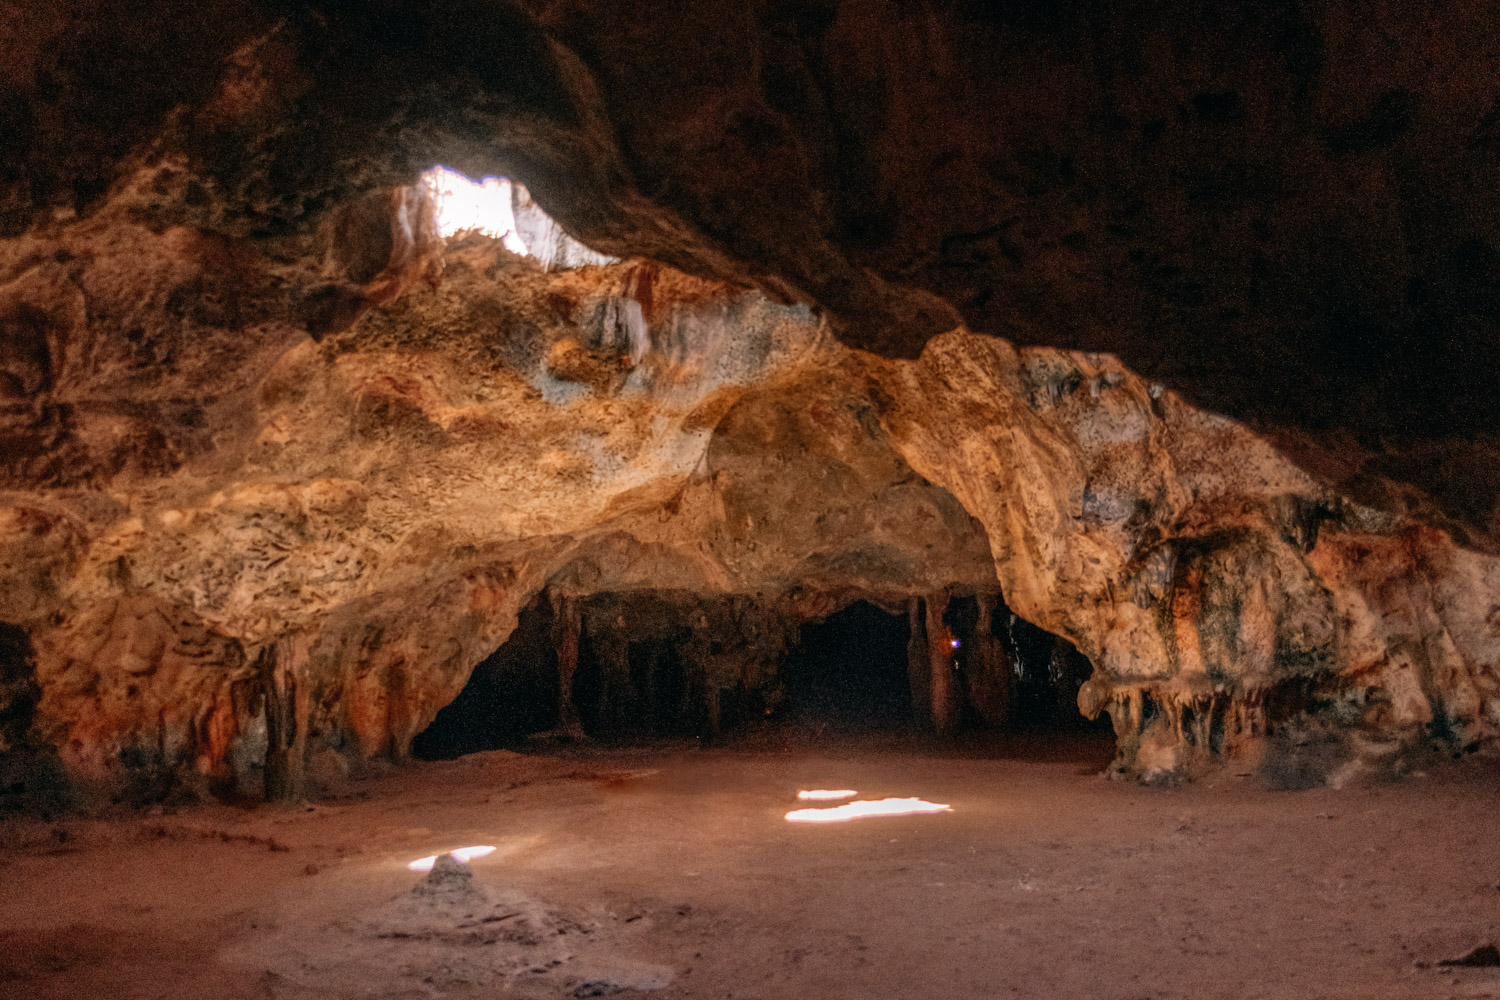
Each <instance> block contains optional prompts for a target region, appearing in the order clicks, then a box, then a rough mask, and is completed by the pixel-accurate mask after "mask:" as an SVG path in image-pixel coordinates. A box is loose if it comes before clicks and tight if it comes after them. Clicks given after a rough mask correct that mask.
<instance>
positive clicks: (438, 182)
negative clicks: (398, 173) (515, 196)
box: [422, 167, 526, 256]
mask: <svg viewBox="0 0 1500 1000" xmlns="http://www.w3.org/2000/svg"><path fill="white" fill-rule="evenodd" d="M422 183H424V184H426V185H427V189H428V190H429V191H431V192H432V204H433V210H434V213H435V214H436V217H437V228H438V235H439V236H441V237H443V238H444V239H447V238H448V237H450V236H453V235H455V234H456V233H461V232H464V231H466V230H473V231H475V232H480V233H483V234H484V235H486V236H490V237H493V238H495V239H498V240H500V241H501V242H503V243H504V244H505V249H507V250H509V251H510V252H511V253H518V254H521V255H523V256H524V255H525V254H526V244H525V242H524V241H523V240H522V239H521V234H520V233H519V232H517V231H516V213H515V210H514V208H513V206H512V201H511V199H512V189H511V183H510V181H508V180H506V179H505V178H504V177H486V178H484V180H482V181H473V180H470V179H469V178H468V177H465V176H464V175H463V174H461V173H459V172H458V171H457V170H449V169H448V168H447V167H433V168H432V169H431V170H429V171H427V173H425V174H423V175H422Z"/></svg>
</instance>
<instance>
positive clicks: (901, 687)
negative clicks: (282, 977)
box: [412, 592, 1109, 760]
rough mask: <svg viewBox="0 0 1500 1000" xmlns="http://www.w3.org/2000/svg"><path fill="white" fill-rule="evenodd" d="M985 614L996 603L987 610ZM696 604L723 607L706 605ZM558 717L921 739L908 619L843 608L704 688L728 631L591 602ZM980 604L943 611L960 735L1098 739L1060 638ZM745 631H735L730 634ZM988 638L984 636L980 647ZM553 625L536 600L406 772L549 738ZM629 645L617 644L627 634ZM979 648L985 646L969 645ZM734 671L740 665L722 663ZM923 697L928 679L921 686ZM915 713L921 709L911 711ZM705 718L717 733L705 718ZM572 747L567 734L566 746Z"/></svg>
mask: <svg viewBox="0 0 1500 1000" xmlns="http://www.w3.org/2000/svg"><path fill="white" fill-rule="evenodd" d="M990 600H992V601H995V600H996V599H995V598H993V597H992V598H990ZM704 603H706V604H707V605H710V606H711V605H713V604H715V603H725V604H728V603H732V602H729V601H725V602H712V601H710V602H704ZM582 604H583V614H582V622H583V624H582V625H581V627H580V634H579V637H578V653H577V671H576V674H575V675H574V677H573V681H572V685H571V688H572V698H571V705H572V709H573V711H574V712H575V713H576V717H577V718H578V719H579V721H580V722H581V724H582V725H581V728H582V733H583V734H584V735H586V736H588V737H590V738H593V739H598V740H606V741H611V742H626V743H628V742H631V741H639V740H642V739H647V740H649V739H656V738H695V737H698V738H712V737H715V736H719V735H722V736H726V737H729V738H733V737H734V736H735V735H736V734H737V733H743V732H744V731H745V730H746V728H747V727H751V726H753V725H755V724H759V723H767V722H768V723H770V724H772V725H785V726H789V727H791V728H792V729H796V730H805V731H810V732H813V733H816V734H818V735H820V736H822V735H829V736H860V735H864V734H871V733H881V732H892V733H895V732H909V731H913V730H914V729H920V728H921V727H922V726H923V725H925V724H926V721H927V720H926V719H925V718H924V717H923V716H922V714H921V708H920V707H919V706H918V705H916V704H914V699H913V685H914V684H916V683H919V681H918V679H916V678H915V677H914V675H913V672H912V666H911V657H912V655H913V647H912V630H911V625H910V616H909V614H908V612H907V611H906V610H902V611H900V612H899V613H898V612H894V611H891V610H888V609H886V608H883V607H881V606H880V605H878V604H876V603H873V602H871V601H868V600H854V601H852V602H850V603H848V604H847V605H846V606H844V607H842V608H840V609H839V610H837V611H835V612H833V613H832V614H829V615H827V616H826V617H823V618H820V619H817V620H814V621H808V622H804V623H802V624H801V625H798V626H787V625H786V623H784V622H783V623H778V627H774V628H772V629H769V630H767V631H769V632H773V633H776V632H779V633H781V634H782V635H783V636H784V641H783V642H782V643H779V644H778V643H776V642H773V643H772V644H771V646H770V648H769V649H768V650H766V651H764V652H765V653H767V654H769V655H764V656H763V660H764V669H762V670H759V671H752V672H750V673H748V674H747V675H746V676H747V677H748V678H750V679H751V682H749V683H747V682H745V680H743V679H742V678H740V677H736V678H734V680H733V682H732V683H730V684H728V685H726V686H723V687H716V686H715V681H714V676H715V664H716V663H718V662H721V658H723V657H725V655H726V649H727V648H729V647H732V646H736V645H738V646H741V647H743V645H744V644H745V643H744V640H745V637H744V636H743V635H740V634H735V633H734V632H732V631H731V633H730V634H729V635H725V634H722V633H712V632H711V633H709V634H707V635H704V634H700V633H699V632H697V631H695V627H696V624H697V623H701V622H702V621H704V620H709V619H711V620H714V621H727V620H729V619H728V617H727V616H725V615H724V614H723V613H721V612H719V611H718V610H716V609H712V608H710V610H709V611H708V612H707V613H705V610H704V608H703V607H697V606H694V605H691V604H688V603H684V602H683V601H682V600H681V599H675V597H674V596H672V595H658V594H601V595H593V596H591V597H589V598H586V599H584V600H583V601H582ZM979 604H980V598H978V597H976V596H974V595H967V596H957V597H953V598H950V599H948V601H947V603H946V607H945V610H944V613H943V623H944V625H945V626H946V627H947V629H948V630H949V632H950V633H951V634H952V635H953V636H954V637H955V638H954V639H953V640H951V647H952V662H951V666H950V667H949V669H951V671H952V672H953V675H954V677H955V678H956V679H957V681H958V685H957V687H958V690H960V691H961V692H962V695H961V698H960V702H961V720H962V727H963V728H964V729H965V730H968V731H970V732H984V731H990V732H1000V733H1033V734H1035V733H1054V734H1067V733H1093V732H1098V733H1103V732H1106V731H1108V729H1109V721H1108V719H1107V718H1101V719H1097V720H1094V721H1092V722H1091V721H1089V720H1087V719H1085V718H1084V717H1083V716H1082V715H1081V714H1080V712H1079V710H1078V690H1079V687H1080V686H1081V685H1082V684H1083V682H1084V681H1085V680H1087V679H1088V677H1089V674H1090V672H1091V670H1092V667H1091V665H1090V664H1089V661H1088V659H1087V658H1086V657H1084V656H1083V655H1082V654H1080V653H1079V652H1078V651H1077V650H1076V649H1075V648H1074V647H1073V646H1072V644H1071V643H1069V642H1068V641H1067V640H1066V639H1063V638H1061V637H1059V636H1054V635H1053V634H1051V633H1049V632H1047V631H1046V630H1044V629H1041V628H1038V627H1037V626H1035V625H1032V624H1030V623H1029V622H1026V621H1024V620H1022V619H1021V618H1019V617H1017V616H1016V615H1015V614H1014V613H1012V612H1011V611H1010V610H1009V609H1008V608H1006V607H1005V605H1004V603H1003V602H998V601H996V607H995V610H994V612H992V613H991V614H990V615H988V616H986V619H985V621H984V622H983V623H982V622H981V619H980V614H979ZM744 625H745V619H744V618H743V617H742V618H741V620H740V623H739V627H740V628H743V627H744ZM982 625H987V632H985V633H982V632H980V631H979V630H980V628H981V626H982ZM557 629H558V615H557V613H556V611H555V604H554V600H553V599H552V598H550V597H549V595H548V594H547V593H545V592H543V593H541V594H539V595H537V596H536V597H535V598H534V599H533V600H532V601H531V602H530V603H529V604H528V605H527V606H526V607H525V608H524V609H523V610H522V611H521V614H520V618H519V623H518V625H517V627H516V630H515V632H514V633H513V634H512V635H511V636H510V638H509V639H507V640H506V641H505V642H504V643H503V644H502V645H501V646H500V647H499V648H498V649H496V650H495V651H494V652H493V653H492V654H491V655H490V656H488V657H487V658H485V659H484V660H483V661H482V662H481V663H480V664H479V665H478V666H476V667H475V668H474V671H473V673H472V674H471V675H470V677H469V679H468V681H467V683H465V685H464V687H463V690H462V691H460V693H459V694H458V696H457V697H456V698H455V699H454V700H453V701H452V702H451V703H450V704H449V705H447V706H446V707H444V708H443V709H442V710H440V711H439V712H438V714H437V717H436V719H435V720H434V721H433V722H432V724H431V725H430V726H428V727H427V729H426V730H424V731H423V732H422V733H420V734H419V735H418V736H417V738H416V739H415V741H414V742H413V746H412V752H413V755H414V756H416V757H418V758H419V759H426V760H447V759H452V758H455V757H459V756H463V755H465V754H469V753H476V752H480V751H485V750H498V749H513V750H514V749H525V748H527V747H528V746H534V745H535V742H534V739H532V738H533V737H536V736H537V735H538V734H553V733H557V732H559V731H560V727H561V726H562V707H561V703H560V700H559V699H560V695H559V692H560V684H559V655H558V650H557V636H558V631H557ZM627 630H628V634H627ZM985 638H987V639H988V640H989V643H988V644H986V643H985V642H983V641H982V640H983V639H985ZM986 645H988V646H989V647H990V648H993V649H994V650H996V651H997V652H998V655H999V659H1000V662H1001V663H1002V664H1003V665H1004V670H1005V671H1008V676H1009V680H1008V681H1007V682H1003V683H1002V684H1001V685H1000V686H999V687H1000V690H998V691H996V690H993V688H994V687H995V685H994V684H992V683H991V684H988V685H987V684H986V682H985V680H984V673H985V671H984V670H983V667H982V665H981V663H980V662H979V661H980V658H981V656H982V653H981V652H980V650H981V649H983V648H984V647H986ZM733 662H735V663H736V664H742V663H743V659H742V658H735V659H734V661H733ZM920 682H921V683H923V684H925V683H926V681H925V679H923V680H921V681H920ZM919 700H920V695H919V698H918V701H919ZM715 714H716V715H717V725H716V726H715V724H714V721H713V719H714V716H715ZM572 735H574V736H576V735H578V734H576V733H575V734H572Z"/></svg>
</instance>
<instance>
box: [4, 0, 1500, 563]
mask: <svg viewBox="0 0 1500 1000" xmlns="http://www.w3.org/2000/svg"><path fill="white" fill-rule="evenodd" d="M1497 50H1500V18H1497V17H1496V16H1495V13H1494V11H1493V10H1492V9H1491V8H1490V6H1489V5H1486V4H1484V3H1481V2H1478V0H1464V2H1454V3H1446V4H1440V5H1414V4H1410V3H1402V2H1396V0H1389V2H1377V3H1363V2H1353V0H1257V2H1253V3H1242V4H1236V5H1233V6H1232V7H1226V6H1225V5H1223V4H1220V3H1212V2H1208V0H1172V2H1168V3H1124V4H1121V3H1103V2H1094V0H1074V2H1067V3H1037V2H1029V0H1017V2H1011V3H999V4H994V3H979V2H971V0H921V2H913V3H893V2H889V0H819V2H815V3H785V2H775V0H736V2H732V3H727V4H726V3H721V4H717V5H715V6H714V7H712V8H708V7H705V6H704V5H702V4H700V3H694V2H692V0H670V2H659V3H650V4H620V3H601V2H598V0H524V2H512V0H498V2H483V3H480V2H476V0H436V2H430V3H422V4H413V3H404V2H399V0H382V2H378V3H370V4H361V5H352V6H351V5H347V4H338V3H314V4H298V5H287V4H281V3H276V2H270V3H264V2H258V0H232V2H226V3H218V4H215V5H214V6H213V8H212V10H200V9H199V8H198V7H191V8H190V7H189V6H187V5H183V4H180V3H168V4H166V5H163V4H162V3H160V2H153V3H145V2H144V0H80V2H77V3H71V4H66V5H53V6H51V7H40V6H36V5H29V6H26V7H25V8H24V9H22V8H17V9H16V10H15V11H13V12H12V13H11V14H10V15H9V16H8V18H7V20H6V21H5V22H3V24H0V64H3V65H0V234H3V235H5V236H7V237H13V236H20V235H22V234H25V233H28V232H36V231H37V230H38V229H43V230H46V229H49V228H51V227H57V226H67V225H71V224H72V221H73V220H75V219H79V218H82V219H88V218H93V217H97V216H98V215H99V213H101V212H107V211H109V210H110V208H111V207H114V208H121V207H126V208H128V211H129V213H130V214H131V217H132V218H133V219H135V220H136V221H138V222H140V223H142V224H144V225H146V226H148V227H150V228H151V229H152V230H153V232H155V233H156V234H158V235H160V234H163V233H167V232H175V233H176V234H177V238H188V236H187V233H188V232H193V233H194V234H195V235H193V236H192V237H191V238H193V239H199V240H204V241H205V242H207V243H212V242H213V241H214V240H222V238H224V237H231V238H247V239H249V240H251V241H252V242H253V244H254V245H255V246H256V247H258V248H259V249H260V250H261V251H263V252H264V253H266V254H267V255H269V256H270V257H271V258H272V259H274V260H276V261H278V262H281V263H284V264H294V263H295V262H298V261H305V260H307V259H308V256H309V255H310V254H316V253H318V252H320V244H319V234H320V233H321V232H323V231H324V230H325V229H326V227H328V226H329V225H331V224H337V223H336V220H335V216H337V215H338V214H339V213H343V212H347V211H349V210H350V206H352V205H355V204H357V203H358V202H359V201H360V199H363V198H367V197H369V196H370V195H371V193H372V192H374V191H377V190H380V189H384V188H386V187H388V186H390V185H397V184H406V183H410V182H411V181H412V179H413V178H414V177H415V176H416V174H417V172H419V171H421V170H424V169H426V168H427V167H429V166H431V165H432V164H433V163H437V162H442V163H447V164H451V165H453V166H456V167H458V168H460V169H462V170H465V171H467V172H469V173H471V174H474V175H475V176H478V175H480V174H483V173H499V174H506V175H509V176H512V177H516V178H519V179H520V180H522V181H524V182H525V183H526V184H527V185H528V186H529V188H530V190H531V191H532V192H533V193H534V194H535V195H536V196H537V198H538V199H539V202H540V203H541V204H542V205H544V206H545V207H546V208H547V210H548V211H549V212H550V213H551V214H553V215H554V216H556V217H557V218H558V219H559V220H560V221H561V222H562V223H563V224H564V226H565V227H566V228H567V229H568V231H569V232H570V233H572V234H573V235H574V236H579V237H582V238H583V239H584V241H585V242H586V243H588V244H589V245H590V246H593V247H595V248H597V249H599V250H602V251H605V252H608V253H611V254H615V255H618V256H647V257H651V258H654V259H657V260H660V261H663V262H666V263H668V264H671V265H673V266H676V267H679V268H681V269H684V270H687V271H690V272H693V273H696V274H699V275H701V276H707V277H713V278H720V279H729V280H734V281H736V282H740V283H743V284H748V285H752V286H756V287H760V288H761V289H763V290H765V291H766V292H767V293H768V294H770V295H771V296H772V297H773V298H778V299H793V300H797V301H802V302H805V303H809V304H813V305H815V306H817V307H819V308H820V309H822V310H824V311H825V312H826V314H827V315H828V316H830V317H831V318H832V319H833V321H834V323H833V329H834V331H835V333H836V334H837V335H838V336H839V337H841V338H843V339H844V340H845V341H846V342H847V343H850V344H853V345H856V346H859V347H862V348H865V349H869V350H872V351H874V352H876V353H880V354H883V355H886V356H900V357H907V358H910V357H915V356H916V355H917V354H918V352H919V351H920V350H921V349H922V347H923V345H924V344H925V343H927V342H928V341H929V340H930V339H931V338H932V337H934V336H937V335H940V334H943V333H945V332H947V331H950V330H953V329H955V328H957V327H958V326H959V325H960V322H962V323H963V324H964V325H966V326H967V328H968V329H970V330H973V331H976V332H979V333H984V334H993V335H999V336H1003V337H1005V338H1007V339H1009V340H1010V341H1011V342H1012V343H1017V344H1047V345H1051V346H1056V347H1063V348H1068V349H1075V350H1083V351H1099V352H1109V353H1113V354H1115V355H1117V356H1120V357H1121V358H1122V359H1123V360H1124V361H1125V362H1126V363H1127V364H1128V365H1130V366H1131V368H1132V369H1133V370H1135V371H1138V372H1141V373H1143V374H1144V375H1146V376H1147V377H1148V378H1150V379H1152V380H1155V381H1158V382H1160V383H1162V384H1164V385H1167V386H1169V387H1171V388H1174V389H1176V390H1178V391H1179V392H1180V393H1182V394H1183V395H1184V398H1186V399H1188V400H1190V401H1191V402H1193V403H1194V404H1195V405H1198V406H1200V407H1203V408H1205V409H1208V410H1212V411H1214V412H1221V413H1226V414H1229V415H1231V416H1234V417H1236V418H1237V419H1240V420H1242V421H1244V422H1246V423H1248V424H1250V425H1252V426H1254V427H1256V428H1257V429H1258V430H1260V431H1261V432H1263V433H1266V434H1268V435H1270V436H1272V437H1273V438H1274V439H1275V440H1276V441H1277V442H1278V444H1279V446H1280V447H1281V448H1282V449H1283V451H1284V452H1285V453H1286V454H1288V455H1289V456H1290V457H1292V458H1293V459H1294V460H1295V461H1297V462H1298V463H1299V464H1300V465H1301V466H1302V467H1303V468H1305V469H1308V470H1309V471H1311V472H1312V473H1314V474H1315V475H1317V476H1319V477H1320V478H1321V479H1324V480H1326V481H1329V482H1331V483H1334V484H1336V485H1338V486H1339V488H1340V490H1341V491H1342V492H1344V493H1346V494H1347V495H1350V496H1351V497H1354V498H1355V499H1358V500H1359V501H1361V502H1362V503H1365V504H1367V505H1371V506H1376V507H1379V508H1381V509H1384V510H1387V511H1392V512H1396V513H1411V514H1413V515H1415V516H1416V517H1418V518H1419V519H1420V520H1423V521H1424V522H1426V523H1428V524H1431V525H1434V526H1436V527H1439V528H1442V529H1443V530H1446V531H1448V532H1449V533H1450V534H1453V535H1454V536H1455V537H1456V538H1458V540H1459V541H1460V542H1461V543H1462V544H1464V545H1466V546H1469V547H1477V548H1482V549H1487V550H1489V551H1492V552H1493V551H1495V548H1496V543H1495V538H1496V531H1497V528H1496V517H1497V516H1500V515H1497V507H1496V501H1497V498H1500V480H1497V478H1496V473H1495V469H1496V468H1497V464H1496V462H1495V461H1494V456H1495V454H1496V447H1497V442H1496V428H1497V427H1500V411H1497V409H1496V406H1497V404H1496V402H1495V395H1494V393H1493V392H1492V391H1491V389H1490V387H1491V386H1492V385H1493V384H1494V383H1495V381H1496V376H1497V374H1500V372H1497V370H1496V365H1497V364H1500V360H1497V358H1496V356H1495V352H1494V351H1493V349H1492V348H1493V344H1494V342H1495V339H1496V333H1497V329H1496V323H1497V317H1500V311H1497V302H1500V297H1497V287H1500V286H1497V281H1500V277H1497V257H1496V254H1497V247H1500V235H1497V220H1500V214H1497V213H1500V196H1497V194H1496V191H1497V190H1500V184H1497V180H1500V174H1497V172H1500V157H1497V155H1496V135H1497V121H1500V114H1497V109H1500V80H1497V79H1496V77H1495V75H1494V73H1493V72H1492V65H1493V61H1494V58H1495V56H1496V53H1497ZM174 227H186V228H176V229H174ZM234 270H235V271H236V272H239V271H244V273H245V274H247V275H248V274H254V273H255V269H254V268H250V269H241V268H235V269H234ZM234 277H235V275H234V274H227V273H225V274H221V275H219V277H217V278H215V279H214V280H215V281H216V282H221V283H223V284H224V285H225V286H226V287H228V286H230V285H232V284H233V283H234V282H233V280H232V279H233V278H234ZM7 280H9V279H7ZM31 280H32V281H34V282H43V283H44V282H45V281H47V280H51V279H49V278H46V277H45V275H37V276H35V277H34V278H33V279H31ZM362 285H363V282H362V280H361V275H360V274H359V271H358V268H356V269H354V271H352V272H346V273H343V274H338V275H330V276H328V280H327V281H326V282H325V283H324V284H323V285H321V286H319V287H317V288H316V289H312V290H310V298H309V301H307V302H306V303H303V304H302V309H303V311H305V312H307V313H308V314H309V316H308V322H309V323H310V324H311V328H314V332H319V331H320V330H321V329H322V328H331V327H334V326H337V325H339V324H340V323H341V322H345V321H347V319H348V315H349V313H351V312H352V311H353V310H354V309H355V308H356V306H357V303H358V302H359V301H360V300H361V298H362V289H361V286H362ZM36 293H37V291H36V288H33V289H31V290H30V291H27V290H23V289H13V290H11V292H10V294H9V295H8V296H7V301H14V302H17V303H23V304H24V302H25V301H27V300H28V297H34V295H35V294H36ZM249 298H251V299H254V298H255V296H254V295H251V296H249ZM246 304H247V306H248V305H249V303H248V302H247V303H246ZM6 315H7V316H8V319H7V320H6V321H5V322H6V323H7V324H8V328H15V329H19V330H23V331H30V332H29V333H27V334H26V335H25V338H24V340H25V343H24V345H23V346H22V348H21V350H20V358H19V360H18V364H19V369H24V370H18V372H17V373H16V374H15V376H14V377H15V378H17V379H19V380H20V381H19V382H18V385H19V386H21V387H22V388H23V389H24V390H25V391H30V390H29V389H26V388H25V387H29V386H31V385H32V383H33V381H34V380H35V379H36V378H37V377H39V376H38V373H39V372H40V371H42V370H43V367H44V365H43V362H42V361H41V360H39V359H41V358H42V355H41V354H40V353H38V352H39V348H38V347H37V344H38V343H39V342H40V340H46V339H47V337H49V336H51V334H45V333H43V334H38V333H37V332H36V331H38V330H39V329H42V328H46V329H52V328H54V327H56V328H59V329H60V328H62V327H66V326H68V325H69V323H70V322H71V321H70V320H69V318H68V315H67V312H66V309H65V308H64V309H63V310H62V311H61V312H57V311H53V312H48V313H46V316H45V318H44V317H43V316H42V315H41V314H39V313H37V312H35V311H28V310H27V309H26V308H20V309H18V310H8V311H7V313H6ZM271 339H272V340H274V339H275V338H274V336H271ZM262 340H263V342H266V343H268V344H269V341H264V337H263V338H262ZM26 359H29V360H26ZM12 391H16V390H12ZM47 419H49V420H51V421H53V424H54V426H58V427H59V428H63V427H66V426H69V425H68V421H69V420H84V419H86V420H87V421H88V422H89V423H90V425H91V427H92V429H93V431H92V432H93V434H94V435H95V437H94V438H92V439H91V440H94V445H93V446H94V447H98V448H108V447H119V448H122V449H123V451H124V452H129V451H130V448H131V446H130V445H129V444H128V443H125V444H122V445H116V444H114V443H112V442H114V439H113V438H111V437H109V436H108V435H111V434H113V435H120V434H124V433H125V431H124V430H123V429H122V428H121V427H120V426H118V425H112V426H111V427H109V428H105V427H104V426H103V424H102V421H101V420H100V419H99V418H98V417H94V416H90V417H88V418H84V417H80V416H78V415H77V414H76V413H74V412H72V411H54V412H52V413H50V414H49V415H47ZM98 435H105V437H103V438H99V437H98ZM124 458H125V456H124V455H123V454H122V455H121V460H124Z"/></svg>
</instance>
